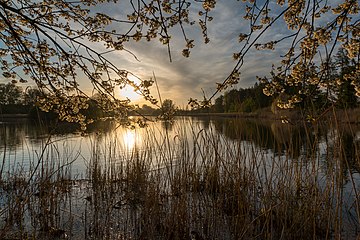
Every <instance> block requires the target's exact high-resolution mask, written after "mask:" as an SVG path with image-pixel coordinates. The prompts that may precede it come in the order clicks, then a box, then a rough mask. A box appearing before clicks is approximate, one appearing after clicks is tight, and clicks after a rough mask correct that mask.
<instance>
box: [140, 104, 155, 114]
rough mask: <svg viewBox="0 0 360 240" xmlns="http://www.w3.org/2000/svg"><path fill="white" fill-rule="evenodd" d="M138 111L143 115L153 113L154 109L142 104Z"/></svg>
mask: <svg viewBox="0 0 360 240" xmlns="http://www.w3.org/2000/svg"><path fill="white" fill-rule="evenodd" d="M139 112H140V113H141V114H144V115H153V114H154V113H155V112H156V109H154V108H152V107H150V106H148V105H146V104H143V105H142V107H141V108H140V109H139Z"/></svg>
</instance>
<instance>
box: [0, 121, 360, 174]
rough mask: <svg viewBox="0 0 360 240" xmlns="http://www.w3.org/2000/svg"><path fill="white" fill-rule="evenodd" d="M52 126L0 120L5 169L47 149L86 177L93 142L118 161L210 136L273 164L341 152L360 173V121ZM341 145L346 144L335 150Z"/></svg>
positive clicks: (322, 161) (324, 160)
mask: <svg viewBox="0 0 360 240" xmlns="http://www.w3.org/2000/svg"><path fill="white" fill-rule="evenodd" d="M49 131H50V130H49V127H44V126H41V125H39V124H36V123H34V122H32V121H28V120H17V121H14V120H11V121H3V122H0V159H1V160H2V167H3V171H4V170H5V171H6V170H7V171H10V170H11V171H14V169H16V168H21V169H22V170H23V169H31V167H32V166H33V165H34V164H36V162H37V160H38V159H39V158H40V156H41V154H44V155H45V156H51V157H52V158H57V160H58V161H59V162H61V163H71V164H72V173H73V174H74V176H79V175H80V176H82V175H84V174H85V172H86V170H87V166H88V163H89V161H90V160H91V158H92V157H94V155H93V153H94V149H95V147H96V151H97V153H98V154H100V155H102V156H103V157H104V158H106V156H107V155H109V154H110V155H111V152H114V151H116V153H115V154H114V156H117V158H119V160H124V159H126V158H128V157H131V155H132V154H134V152H146V151H148V150H149V148H150V147H152V153H151V154H153V155H154V157H155V158H158V156H159V154H161V153H160V152H161V151H162V150H164V149H165V148H164V146H165V145H169V146H170V148H171V147H173V148H175V147H176V146H179V144H184V139H185V142H186V144H187V145H189V146H190V148H192V149H193V147H192V145H194V142H196V144H201V141H200V140H201V139H202V138H203V139H205V138H206V137H209V136H211V138H213V139H218V141H220V142H222V143H224V145H226V146H230V145H231V146H232V147H233V148H239V149H240V150H242V151H244V152H247V151H252V152H258V153H259V154H261V155H262V156H263V155H264V154H265V155H267V158H268V159H269V165H273V163H272V162H273V161H275V160H276V159H281V158H284V159H291V160H292V161H302V162H306V161H310V159H315V160H316V165H319V166H320V168H321V169H322V171H323V172H326V171H328V169H327V167H329V161H330V160H331V156H332V155H334V154H335V155H339V154H340V155H341V156H342V157H343V158H344V161H346V164H345V163H344V165H346V166H345V169H343V171H344V172H345V173H346V174H348V173H352V174H353V176H354V177H355V178H358V173H359V172H360V171H359V164H358V159H359V158H358V156H357V154H356V153H357V150H358V147H359V143H360V126H345V127H344V128H336V129H334V128H333V127H332V126H331V125H323V126H301V125H300V126H293V125H290V124H282V123H279V122H271V121H255V120H241V119H235V118H208V117H204V118H200V117H196V118H195V117H177V118H176V119H175V121H174V122H173V123H165V122H159V121H157V122H149V126H148V127H147V128H136V129H130V128H126V127H123V126H120V125H119V124H117V123H114V122H106V123H101V124H98V125H96V126H93V127H91V128H89V130H88V132H86V133H85V134H81V133H79V132H76V130H74V129H73V128H72V127H70V126H67V125H62V126H59V127H57V128H56V130H55V131H54V130H53V132H54V133H53V134H52V135H51V136H50V135H49ZM205 141H206V140H205ZM205 143H206V142H205ZM196 144H195V145H196ZM149 145H151V146H149ZM154 145H155V146H154ZM195 145H194V146H195ZM45 146H46V147H45ZM339 146H342V149H337V148H338V147H339ZM195 148H196V147H195ZM154 149H155V150H154ZM174 150H175V149H174ZM195 150H196V149H195ZM154 151H155V152H154ZM156 151H158V152H156ZM339 152H340V153H339ZM170 154H172V153H170ZM175 155H176V154H175V153H174V156H173V157H174V158H176V156H175ZM155 160H156V159H155ZM250 160H252V159H249V161H250ZM159 161H160V160H159ZM157 164H160V163H159V162H156V161H154V165H157Z"/></svg>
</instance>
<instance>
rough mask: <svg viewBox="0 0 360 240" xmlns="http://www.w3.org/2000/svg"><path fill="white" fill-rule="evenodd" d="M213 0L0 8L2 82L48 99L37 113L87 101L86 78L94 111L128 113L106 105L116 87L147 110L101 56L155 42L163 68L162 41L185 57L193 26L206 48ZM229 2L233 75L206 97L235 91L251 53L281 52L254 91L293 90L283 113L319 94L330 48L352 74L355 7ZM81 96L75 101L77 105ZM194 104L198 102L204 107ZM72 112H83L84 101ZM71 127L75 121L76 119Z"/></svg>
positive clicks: (117, 103) (354, 2)
mask: <svg viewBox="0 0 360 240" xmlns="http://www.w3.org/2000/svg"><path fill="white" fill-rule="evenodd" d="M217 2H218V1H217V0H201V1H198V0H179V1H169V0H144V1H131V0H128V1H117V0H107V1H105V0H81V1H68V0H58V1H50V0H27V1H25V0H12V1H4V0H3V1H0V20H1V21H0V39H1V45H0V46H1V47H0V57H1V61H0V65H1V71H2V74H3V76H4V77H6V78H8V79H9V80H10V81H19V82H26V81H28V80H31V81H34V82H35V83H36V84H37V86H38V87H39V88H40V89H46V90H47V91H48V92H49V93H51V94H49V95H47V97H48V99H47V100H46V101H43V104H42V105H41V107H42V108H44V109H47V110H49V109H51V108H52V107H51V105H56V104H58V105H59V102H66V101H68V100H69V99H73V98H69V96H71V95H81V96H83V97H86V98H88V96H87V95H86V93H85V92H83V91H82V89H81V88H80V85H79V83H78V79H80V78H86V79H89V81H90V82H91V84H92V85H93V88H94V91H97V92H99V93H100V95H101V97H102V98H103V100H101V101H99V102H98V105H99V106H100V107H101V108H102V109H103V110H104V111H107V110H109V111H112V112H114V113H116V114H118V117H120V118H124V117H126V116H127V114H126V112H127V111H129V110H132V109H133V106H132V105H131V104H130V102H129V101H128V100H126V99H118V98H117V97H116V94H115V93H116V92H117V88H123V87H124V86H125V85H129V86H132V87H134V89H135V90H136V91H137V92H141V93H142V94H143V96H144V98H145V99H146V100H148V101H150V102H151V103H156V102H157V101H156V99H154V98H153V97H152V96H151V94H150V92H149V87H150V86H151V85H152V84H153V80H151V79H148V80H143V81H141V82H140V83H135V82H134V81H131V78H129V76H130V75H131V73H130V72H129V71H127V70H124V69H120V68H119V67H118V66H117V65H116V64H115V62H113V61H110V60H109V58H108V57H107V54H108V53H110V52H113V51H126V52H127V53H130V54H132V53H131V52H129V50H127V49H126V44H127V43H128V42H130V41H135V42H138V41H141V40H142V39H144V40H146V41H151V40H154V39H157V40H158V41H160V42H161V43H162V44H164V46H165V47H166V48H167V50H168V53H169V59H170V61H171V59H172V57H171V45H170V43H172V42H173V38H172V34H173V33H176V34H177V33H180V34H182V36H183V43H182V44H183V46H181V47H180V49H181V50H180V51H181V52H182V55H183V56H184V57H189V56H190V54H191V50H192V49H193V48H194V46H195V43H194V42H195V41H194V39H191V38H189V36H190V34H188V33H187V31H188V29H189V28H188V27H191V26H193V25H194V24H195V23H198V25H199V26H200V29H201V34H202V37H203V41H204V42H205V43H209V42H210V38H209V36H208V23H209V22H210V21H212V20H213V16H211V15H212V11H213V10H214V9H215V8H216V3H217ZM224 2H225V1H224ZM226 2H227V1H226ZM105 4H107V5H105ZM115 4H126V5H125V6H124V5H122V6H123V7H122V8H121V10H122V11H120V12H115V13H114V14H113V15H110V13H111V11H108V13H106V12H105V13H104V12H96V10H97V9H100V7H101V9H112V7H113V6H114V5H115ZM237 4H239V6H238V8H236V9H234V11H236V12H235V13H236V14H239V17H243V21H245V23H247V27H245V28H242V30H241V31H242V32H239V33H238V38H237V39H234V40H235V41H238V42H239V45H238V46H237V50H235V52H234V53H233V57H234V60H235V61H236V63H235V64H234V68H233V69H232V71H231V72H230V73H229V74H228V76H224V78H223V81H220V82H219V83H217V84H216V86H217V88H216V89H217V90H216V91H215V92H214V94H213V95H212V96H215V95H216V94H217V93H218V92H219V91H222V90H226V89H227V88H228V87H230V86H233V85H235V84H237V83H239V80H240V75H241V71H242V67H243V66H244V62H246V56H247V55H248V54H249V53H250V52H251V50H252V49H256V50H265V51H268V50H274V49H275V48H276V47H277V46H279V45H281V46H286V47H287V49H286V50H285V51H284V54H281V56H282V59H281V60H280V62H279V66H278V67H277V68H276V70H275V71H274V74H275V75H276V78H271V79H270V80H269V81H268V80H267V79H265V80H264V82H267V86H266V88H265V89H264V92H265V93H266V94H279V93H281V92H283V90H284V88H286V87H289V86H290V87H294V86H295V87H296V90H297V91H295V92H294V93H293V94H292V95H291V97H290V98H289V99H288V103H285V104H284V106H293V105H294V104H293V103H297V102H300V101H302V100H303V99H304V96H305V95H311V93H312V91H311V90H312V89H314V88H313V86H321V87H323V88H328V87H329V85H328V83H327V82H326V81H325V78H323V77H322V76H324V71H326V66H327V65H328V64H329V62H330V59H331V57H332V56H333V54H334V51H335V49H336V46H338V45H342V47H344V48H345V49H346V50H347V56H348V57H349V58H350V59H354V60H355V61H356V62H357V67H356V70H354V71H351V72H349V73H348V74H347V77H346V78H347V79H351V78H354V77H356V76H359V75H360V67H358V66H359V65H360V64H359V54H360V48H359V36H360V33H359V31H358V24H359V21H358V18H357V17H356V16H357V14H358V13H359V3H358V0H339V1H323V0H313V1H305V0H295V1H285V0H278V1H274V2H273V1H270V0H243V1H237ZM97 7H99V8H97ZM239 9H240V11H239ZM195 13H196V14H195ZM193 16H197V17H193ZM354 16H355V17H354ZM281 24H282V25H283V26H286V27H287V28H288V31H287V32H285V33H284V34H276V35H275V34H274V38H272V39H271V40H269V41H268V42H261V41H262V39H264V38H263V36H264V35H265V34H267V32H268V31H270V30H271V28H272V27H274V26H275V27H276V26H279V25H281ZM245 25H246V24H244V26H245ZM175 28H177V29H175ZM176 30H178V31H176ZM89 42H95V43H98V42H100V43H102V44H103V45H104V46H105V49H103V50H96V49H99V48H97V47H98V46H97V47H96V49H95V48H92V47H91V44H88V43H89ZM174 42H176V41H174ZM283 43H284V44H283ZM276 53H277V51H276ZM276 57H280V56H279V55H277V56H276ZM349 81H350V82H351V80H349ZM353 84H354V85H355V90H356V91H357V92H360V82H354V83H353ZM309 89H310V90H309ZM315 89H316V88H315ZM86 98H79V99H81V101H86V100H85V99H86ZM210 98H211V97H210ZM192 101H196V100H194V99H191V101H190V102H192ZM110 103H111V104H110ZM202 103H204V104H208V103H209V100H206V101H202ZM75 105H77V106H81V107H84V108H85V107H86V106H87V105H86V104H85V102H84V104H82V105H79V104H77V103H76V104H75ZM194 106H196V104H195V105H194ZM108 108H110V109H108ZM55 109H56V111H60V112H65V113H66V114H74V111H68V110H69V109H68V107H66V108H65V107H64V108H62V107H61V106H59V107H56V108H55ZM66 111H68V112H66ZM75 112H76V111H75ZM66 114H63V113H61V114H59V115H61V116H65V115H66ZM78 121H79V122H83V121H85V120H84V119H82V118H81V116H80V118H79V119H78Z"/></svg>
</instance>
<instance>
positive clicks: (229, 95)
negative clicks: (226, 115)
mask: <svg viewBox="0 0 360 240" xmlns="http://www.w3.org/2000/svg"><path fill="white" fill-rule="evenodd" d="M240 104H241V100H240V95H239V91H238V90H236V89H232V90H230V91H228V92H226V93H225V94H224V110H225V112H238V111H239V110H240Z"/></svg>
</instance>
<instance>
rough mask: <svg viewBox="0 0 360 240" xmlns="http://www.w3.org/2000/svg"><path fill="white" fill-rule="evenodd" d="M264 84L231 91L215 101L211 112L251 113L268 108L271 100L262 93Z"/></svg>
mask: <svg viewBox="0 0 360 240" xmlns="http://www.w3.org/2000/svg"><path fill="white" fill-rule="evenodd" d="M264 87H265V86H264V84H258V83H256V84H255V85H254V86H253V87H249V88H240V89H239V90H237V89H232V90H230V91H228V92H225V94H224V95H220V96H219V97H218V98H216V99H215V104H214V105H213V107H212V111H213V112H218V113H221V112H252V111H255V110H257V109H260V108H264V107H268V106H270V105H271V103H272V98H271V97H268V96H266V95H265V94H264V93H263V89H264Z"/></svg>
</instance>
